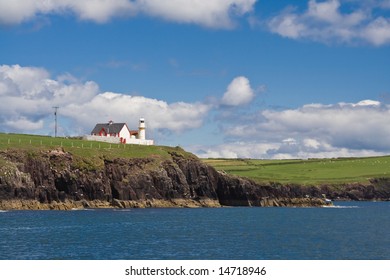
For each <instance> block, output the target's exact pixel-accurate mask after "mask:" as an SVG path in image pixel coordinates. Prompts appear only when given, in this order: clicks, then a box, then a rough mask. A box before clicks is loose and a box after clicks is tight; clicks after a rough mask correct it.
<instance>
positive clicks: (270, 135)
mask: <svg viewBox="0 0 390 280" xmlns="http://www.w3.org/2000/svg"><path fill="white" fill-rule="evenodd" d="M389 118H390V106H389V105H387V104H383V103H380V102H378V101H375V100H363V101H360V102H357V103H337V104H329V105H324V104H307V105H304V106H302V107H300V108H296V109H288V110H264V111H259V112H256V113H254V114H252V116H250V115H246V116H243V117H241V116H236V118H235V119H236V121H232V120H233V118H230V122H224V123H221V124H220V125H221V126H222V127H223V133H224V135H225V136H226V141H228V143H225V144H220V145H215V146H206V147H190V149H191V151H193V152H195V153H196V154H197V155H199V156H201V157H233V158H237V157H238V158H241V157H244V158H245V157H250V158H312V157H340V156H368V155H383V154H388V153H389V152H390V123H389V122H388V120H389Z"/></svg>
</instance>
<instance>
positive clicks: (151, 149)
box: [0, 133, 191, 169]
mask: <svg viewBox="0 0 390 280" xmlns="http://www.w3.org/2000/svg"><path fill="white" fill-rule="evenodd" d="M57 148H62V149H63V150H64V151H66V152H69V153H70V154H72V155H73V156H74V161H75V164H78V165H79V166H80V167H81V168H83V169H97V168H99V167H101V166H102V159H114V158H146V157H154V158H158V159H161V160H164V159H170V158H171V155H170V154H169V153H170V152H173V151H174V152H176V153H179V154H182V155H183V156H187V157H188V156H191V154H190V153H186V152H185V151H184V150H183V149H181V148H179V147H176V148H173V147H166V146H143V145H124V144H109V143H104V142H96V141H86V140H81V139H77V138H60V137H57V138H53V137H49V136H39V135H26V134H5V133H0V151H2V150H18V151H23V152H26V153H28V154H31V155H32V156H33V155H34V154H37V153H40V152H41V151H48V150H53V149H57Z"/></svg>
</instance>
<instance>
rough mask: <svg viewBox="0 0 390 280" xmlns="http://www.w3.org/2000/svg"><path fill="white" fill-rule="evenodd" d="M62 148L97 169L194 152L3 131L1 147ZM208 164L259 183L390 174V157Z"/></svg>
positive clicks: (355, 179) (328, 180)
mask: <svg viewBox="0 0 390 280" xmlns="http://www.w3.org/2000/svg"><path fill="white" fill-rule="evenodd" d="M56 148H62V149H64V150H65V151H66V152H70V153H71V154H72V155H74V156H75V158H76V159H75V160H77V161H78V162H76V163H75V164H77V165H79V166H80V167H84V168H88V169H94V168H99V166H100V165H101V164H102V158H106V159H112V158H145V157H156V158H160V159H169V158H171V155H170V154H169V152H172V151H175V152H176V153H180V154H183V155H185V156H187V157H188V156H191V154H189V153H187V152H185V151H184V150H182V149H181V148H178V147H176V148H174V147H165V146H142V145H124V144H109V143H103V142H95V141H86V140H81V139H76V138H60V137H58V138H53V137H49V136H37V135H25V134H4V133H0V151H1V150H12V149H15V150H22V151H26V152H28V153H34V152H40V151H45V150H51V149H56ZM203 161H204V162H205V163H207V164H209V165H211V166H214V167H215V168H216V169H217V170H223V171H225V172H226V173H228V174H235V175H238V176H242V177H247V178H251V179H253V180H255V181H257V182H281V183H297V184H306V185H309V184H319V183H331V184H338V183H349V182H362V183H364V182H368V181H369V179H371V178H379V177H390V156H384V157H367V158H339V159H310V160H253V159H204V160H203Z"/></svg>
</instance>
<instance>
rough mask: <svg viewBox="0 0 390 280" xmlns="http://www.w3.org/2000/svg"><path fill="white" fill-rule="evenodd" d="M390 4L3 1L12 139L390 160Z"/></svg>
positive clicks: (5, 96)
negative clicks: (143, 140)
mask: <svg viewBox="0 0 390 280" xmlns="http://www.w3.org/2000/svg"><path fill="white" fill-rule="evenodd" d="M389 65H390V1H388V0H384V1H379V0H369V1H355V0H326V1H319V0H318V1H314V0H311V1H256V0H210V1H195V0H186V1H185V0H166V1H161V0H160V1H157V0H135V1H130V0H111V1H108V0H85V1H76V0H58V1H43V0H42V1H39V0H38V1H36V0H35V1H33V0H14V1H10V0H9V1H7V0H0V101H1V102H0V103H1V104H0V110H1V111H2V114H1V116H0V123H1V125H2V129H1V131H3V132H18V133H35V134H44V135H53V134H54V124H53V122H54V120H53V109H52V107H53V106H59V107H60V109H59V121H60V129H59V135H61V136H67V135H82V134H88V133H89V132H90V131H91V130H92V128H93V126H94V124H95V123H96V122H106V121H108V120H111V119H112V120H113V121H117V122H127V123H129V125H130V126H131V127H134V126H136V125H137V121H138V118H139V117H145V118H146V121H147V124H148V136H149V137H151V138H154V139H155V141H156V142H157V143H158V144H162V145H174V146H176V145H181V146H183V147H184V148H186V149H188V150H190V151H192V152H194V153H196V154H197V155H199V156H202V157H252V158H297V157H299V158H307V157H334V156H360V155H381V154H389V153H390V141H389V140H390V122H389V117H390V85H389V81H390V74H389V73H390V71H389Z"/></svg>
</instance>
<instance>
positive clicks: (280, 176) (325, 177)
mask: <svg viewBox="0 0 390 280" xmlns="http://www.w3.org/2000/svg"><path fill="white" fill-rule="evenodd" d="M203 161H204V162H205V163H207V164H209V165H211V166H213V167H214V168H216V169H217V170H220V171H224V172H226V173H228V174H234V175H237V176H242V177H246V178H250V179H252V180H254V181H256V182H258V183H264V182H280V183H288V184H291V183H293V184H300V185H321V184H333V185H340V184H349V183H360V184H367V183H369V182H370V181H371V180H373V179H376V178H390V156H383V157H365V158H331V159H308V160H254V159H205V160H203Z"/></svg>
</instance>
